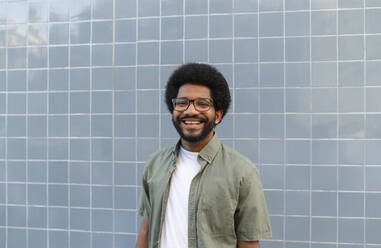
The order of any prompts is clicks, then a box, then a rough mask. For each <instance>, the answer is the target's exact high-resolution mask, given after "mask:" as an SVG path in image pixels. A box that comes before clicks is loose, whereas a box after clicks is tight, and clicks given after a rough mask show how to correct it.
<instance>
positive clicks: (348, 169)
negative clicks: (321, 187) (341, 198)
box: [339, 166, 364, 191]
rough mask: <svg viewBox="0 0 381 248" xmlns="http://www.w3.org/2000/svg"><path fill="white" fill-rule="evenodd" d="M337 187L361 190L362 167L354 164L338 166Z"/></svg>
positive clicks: (362, 185)
mask: <svg viewBox="0 0 381 248" xmlns="http://www.w3.org/2000/svg"><path fill="white" fill-rule="evenodd" d="M339 189H341V190H353V191H354V190H356V191H362V190H363V189H364V169H363V168H362V167H354V166H353V167H352V166H343V167H340V168H339Z"/></svg>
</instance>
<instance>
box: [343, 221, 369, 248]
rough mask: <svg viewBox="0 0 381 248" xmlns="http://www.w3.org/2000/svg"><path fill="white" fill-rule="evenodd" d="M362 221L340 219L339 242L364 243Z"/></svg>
mask: <svg viewBox="0 0 381 248" xmlns="http://www.w3.org/2000/svg"><path fill="white" fill-rule="evenodd" d="M363 230H364V220H356V219H353V220H351V219H340V220H339V241H341V242H352V243H362V242H364V231H363Z"/></svg>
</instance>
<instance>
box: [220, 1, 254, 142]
mask: <svg viewBox="0 0 381 248" xmlns="http://www.w3.org/2000/svg"><path fill="white" fill-rule="evenodd" d="M234 4H235V0H232V8H234ZM232 12H233V11H232ZM234 33H235V15H234V14H233V13H232V80H233V82H232V84H233V89H232V96H231V99H232V102H233V104H232V105H233V108H232V110H233V111H232V119H233V123H232V128H233V140H234V142H233V148H235V147H236V142H235V140H236V139H235V138H236V121H237V119H236V113H235V108H236V106H235V105H236V104H235V103H236V94H235V93H236V85H235V74H236V73H235V49H234V47H235V36H234ZM225 114H226V113H225ZM258 147H259V146H258Z"/></svg>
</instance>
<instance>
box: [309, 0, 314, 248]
mask: <svg viewBox="0 0 381 248" xmlns="http://www.w3.org/2000/svg"><path fill="white" fill-rule="evenodd" d="M309 6H310V9H309V18H308V19H309V34H308V35H309V49H310V54H309V83H310V85H309V86H310V87H309V93H310V97H311V99H312V37H311V34H312V11H311V8H312V0H309ZM309 107H310V113H309V122H310V123H309V129H310V130H309V139H310V141H309V153H310V157H309V166H310V171H309V177H310V178H309V180H310V185H309V186H310V190H309V199H308V200H309V223H308V224H309V230H308V235H309V248H311V247H312V245H311V241H312V168H313V167H312V141H311V140H312V107H313V106H312V100H310V106H309Z"/></svg>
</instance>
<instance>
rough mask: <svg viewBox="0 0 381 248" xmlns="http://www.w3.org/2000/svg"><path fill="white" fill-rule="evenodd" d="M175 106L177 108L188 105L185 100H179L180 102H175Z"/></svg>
mask: <svg viewBox="0 0 381 248" xmlns="http://www.w3.org/2000/svg"><path fill="white" fill-rule="evenodd" d="M176 105H177V106H179V107H183V106H187V105H188V101H187V100H185V99H180V100H177V101H176Z"/></svg>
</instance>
